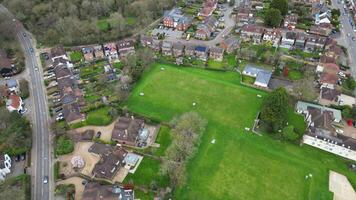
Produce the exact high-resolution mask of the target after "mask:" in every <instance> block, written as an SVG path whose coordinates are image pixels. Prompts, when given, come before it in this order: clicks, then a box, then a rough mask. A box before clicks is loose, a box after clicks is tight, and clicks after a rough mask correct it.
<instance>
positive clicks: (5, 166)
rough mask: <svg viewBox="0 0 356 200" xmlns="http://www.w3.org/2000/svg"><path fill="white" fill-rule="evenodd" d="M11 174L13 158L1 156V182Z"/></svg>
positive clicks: (5, 155)
mask: <svg viewBox="0 0 356 200" xmlns="http://www.w3.org/2000/svg"><path fill="white" fill-rule="evenodd" d="M10 172H11V158H10V156H9V155H7V154H0V181H3V180H5V177H6V175H7V174H9V173H10Z"/></svg>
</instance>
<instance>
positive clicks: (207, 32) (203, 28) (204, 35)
mask: <svg viewBox="0 0 356 200" xmlns="http://www.w3.org/2000/svg"><path fill="white" fill-rule="evenodd" d="M217 25H218V21H217V20H216V19H215V18H214V17H213V16H211V17H208V18H206V19H205V20H204V21H203V23H201V24H199V25H198V27H197V31H196V32H195V38H197V39H201V40H206V39H209V38H210V36H211V34H212V33H213V32H214V31H215V30H216V27H217Z"/></svg>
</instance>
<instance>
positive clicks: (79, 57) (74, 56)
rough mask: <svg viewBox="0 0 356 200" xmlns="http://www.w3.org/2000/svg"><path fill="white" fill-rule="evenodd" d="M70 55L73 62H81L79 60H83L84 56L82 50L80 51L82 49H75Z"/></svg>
mask: <svg viewBox="0 0 356 200" xmlns="http://www.w3.org/2000/svg"><path fill="white" fill-rule="evenodd" d="M69 57H70V60H71V61H72V62H79V61H81V60H82V59H83V58H84V56H83V54H82V52H80V51H73V52H72V53H71V54H70V55H69Z"/></svg>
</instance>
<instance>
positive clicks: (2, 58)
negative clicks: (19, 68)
mask: <svg viewBox="0 0 356 200" xmlns="http://www.w3.org/2000/svg"><path fill="white" fill-rule="evenodd" d="M13 68H14V65H13V64H12V63H11V60H10V59H9V58H8V57H7V53H6V51H5V50H4V49H0V74H1V75H2V76H3V77H4V76H10V75H11V74H12V71H13Z"/></svg>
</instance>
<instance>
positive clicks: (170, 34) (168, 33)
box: [152, 26, 183, 39]
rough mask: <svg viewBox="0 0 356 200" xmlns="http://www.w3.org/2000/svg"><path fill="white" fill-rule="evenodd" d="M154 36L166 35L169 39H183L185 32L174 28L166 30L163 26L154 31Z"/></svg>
mask: <svg viewBox="0 0 356 200" xmlns="http://www.w3.org/2000/svg"><path fill="white" fill-rule="evenodd" d="M152 35H164V36H165V37H169V38H176V39H181V38H182V35H183V31H177V30H174V29H173V28H167V27H166V28H164V27H163V26H159V27H158V28H155V29H153V30H152Z"/></svg>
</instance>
